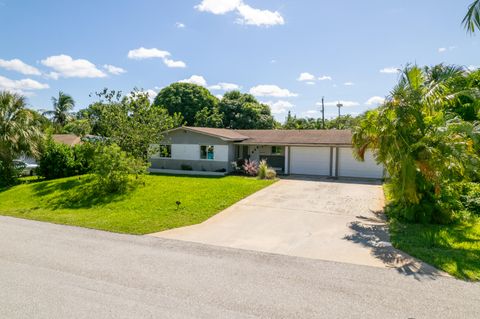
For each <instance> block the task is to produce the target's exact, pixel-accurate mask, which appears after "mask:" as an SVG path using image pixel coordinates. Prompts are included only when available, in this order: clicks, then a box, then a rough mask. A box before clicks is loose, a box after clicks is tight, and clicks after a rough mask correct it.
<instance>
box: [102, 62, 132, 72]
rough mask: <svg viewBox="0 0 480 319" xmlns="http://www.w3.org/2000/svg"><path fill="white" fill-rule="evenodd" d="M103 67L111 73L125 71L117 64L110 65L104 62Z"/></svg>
mask: <svg viewBox="0 0 480 319" xmlns="http://www.w3.org/2000/svg"><path fill="white" fill-rule="evenodd" d="M103 68H104V69H105V70H107V72H108V73H111V74H114V75H119V74H122V73H125V72H127V71H126V70H124V69H122V68H120V67H118V66H114V65H111V64H104V65H103Z"/></svg>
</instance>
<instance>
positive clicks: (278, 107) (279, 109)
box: [262, 100, 295, 114]
mask: <svg viewBox="0 0 480 319" xmlns="http://www.w3.org/2000/svg"><path fill="white" fill-rule="evenodd" d="M262 103H265V104H267V105H268V106H270V109H271V110H272V113H273V114H282V113H286V112H287V111H289V110H291V109H292V108H293V107H295V105H293V104H292V103H290V102H288V101H284V100H279V101H275V102H273V101H267V102H262Z"/></svg>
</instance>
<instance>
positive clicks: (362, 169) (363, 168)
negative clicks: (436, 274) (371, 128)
mask: <svg viewBox="0 0 480 319" xmlns="http://www.w3.org/2000/svg"><path fill="white" fill-rule="evenodd" d="M338 151H339V153H338V176H342V177H364V178H382V177H383V167H382V166H381V165H377V163H376V162H375V160H374V159H373V156H372V153H371V152H368V151H367V153H365V161H364V162H359V161H357V160H356V159H355V158H354V157H353V153H352V149H351V148H349V147H341V148H339V149H338Z"/></svg>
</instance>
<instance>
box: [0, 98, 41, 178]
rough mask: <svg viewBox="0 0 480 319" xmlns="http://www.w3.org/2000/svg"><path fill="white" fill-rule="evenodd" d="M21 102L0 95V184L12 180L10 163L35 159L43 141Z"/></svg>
mask: <svg viewBox="0 0 480 319" xmlns="http://www.w3.org/2000/svg"><path fill="white" fill-rule="evenodd" d="M25 106H26V103H25V98H24V97H23V96H21V95H18V94H15V93H10V92H7V91H2V92H0V184H1V183H2V182H3V184H11V183H12V182H13V181H14V179H15V174H14V172H15V171H14V166H13V160H14V159H15V158H17V157H18V156H20V155H31V156H35V155H37V153H38V150H39V145H40V141H41V139H42V137H43V135H42V132H41V131H40V130H39V129H38V127H37V125H36V122H35V118H34V114H33V113H32V112H31V111H30V110H28V109H26V107H25Z"/></svg>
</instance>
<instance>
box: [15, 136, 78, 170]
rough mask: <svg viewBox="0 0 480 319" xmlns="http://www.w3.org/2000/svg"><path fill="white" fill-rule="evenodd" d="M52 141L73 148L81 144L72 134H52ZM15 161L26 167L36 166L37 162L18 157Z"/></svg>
mask: <svg viewBox="0 0 480 319" xmlns="http://www.w3.org/2000/svg"><path fill="white" fill-rule="evenodd" d="M52 139H53V141H55V142H57V143H62V144H65V145H68V146H75V145H77V144H81V143H82V140H81V139H80V137H78V136H76V135H74V134H52ZM16 161H20V162H23V163H25V164H27V165H36V166H38V163H37V160H36V159H35V158H33V157H30V156H20V157H19V158H18V159H16Z"/></svg>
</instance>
